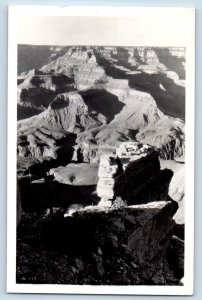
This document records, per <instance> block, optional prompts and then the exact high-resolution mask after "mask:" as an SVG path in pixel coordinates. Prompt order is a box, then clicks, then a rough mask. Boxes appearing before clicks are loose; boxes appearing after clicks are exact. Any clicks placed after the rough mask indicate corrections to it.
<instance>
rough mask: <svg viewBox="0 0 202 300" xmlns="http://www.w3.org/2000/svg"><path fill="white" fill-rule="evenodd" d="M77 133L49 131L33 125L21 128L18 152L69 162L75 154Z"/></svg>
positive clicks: (19, 154) (26, 155) (24, 154)
mask: <svg viewBox="0 0 202 300" xmlns="http://www.w3.org/2000/svg"><path fill="white" fill-rule="evenodd" d="M74 141H75V135H74V134H71V133H69V134H68V133H66V132H64V131H51V132H50V131H49V130H47V129H46V128H40V127H39V128H37V129H36V128H35V127H33V128H32V127H31V128H28V129H27V130H26V129H24V128H23V129H22V130H21V131H20V130H19V132H18V141H17V142H18V144H17V154H18V156H19V157H29V158H32V157H33V158H37V157H38V158H44V159H45V158H53V159H57V160H58V163H59V162H60V163H62V162H66V163H67V162H69V161H70V160H71V159H72V156H73V151H74V149H73V145H74Z"/></svg>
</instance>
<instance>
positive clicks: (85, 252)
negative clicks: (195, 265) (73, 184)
mask: <svg viewBox="0 0 202 300" xmlns="http://www.w3.org/2000/svg"><path fill="white" fill-rule="evenodd" d="M176 209H177V204H176V202H173V201H170V202H153V203H149V204H145V205H135V206H129V207H120V208H113V207H112V208H108V209H106V208H105V209H104V208H102V209H101V208H99V207H97V206H96V207H86V208H84V209H81V210H79V211H77V212H75V213H74V214H73V215H72V216H71V217H66V218H64V215H63V212H62V211H61V210H58V211H57V212H56V213H55V214H52V215H51V214H47V215H45V216H44V215H43V216H39V215H38V216H36V215H33V214H24V215H23V216H22V221H21V223H20V225H19V227H18V244H17V278H16V279H17V282H18V283H58V284H94V285H102V284H106V285H145V284H146V285H179V284H180V280H179V279H180V278H181V277H183V266H182V264H179V263H177V262H179V261H180V260H179V255H180V257H181V258H182V255H181V254H179V251H176V249H179V247H177V246H176V244H177V243H179V241H177V242H176V240H175V241H173V238H172V228H173V221H172V216H173V214H174V213H175V212H176ZM180 247H181V250H182V251H181V253H182V252H183V244H182V243H180ZM173 253H174V255H172V254H173ZM181 261H182V259H181Z"/></svg>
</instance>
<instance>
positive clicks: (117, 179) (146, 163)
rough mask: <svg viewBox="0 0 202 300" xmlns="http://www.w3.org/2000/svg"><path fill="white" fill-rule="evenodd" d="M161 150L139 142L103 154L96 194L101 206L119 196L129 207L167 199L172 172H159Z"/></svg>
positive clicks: (109, 204)
mask: <svg viewBox="0 0 202 300" xmlns="http://www.w3.org/2000/svg"><path fill="white" fill-rule="evenodd" d="M158 154H159V153H158V151H157V150H156V149H155V148H153V147H151V146H149V145H144V144H141V143H139V142H125V143H122V144H121V145H120V146H119V147H118V148H117V150H116V154H114V155H102V156H101V157H100V165H99V171H98V177H99V181H98V184H97V194H98V196H99V197H100V198H101V201H100V203H99V205H100V206H102V205H103V206H111V205H112V202H113V201H114V200H115V199H116V198H117V197H120V198H121V199H122V200H124V201H126V202H127V203H128V204H140V203H148V202H151V201H160V200H168V199H169V197H168V187H169V183H170V180H171V178H172V176H173V172H172V171H171V170H168V169H165V170H161V169H160V162H159V158H158Z"/></svg>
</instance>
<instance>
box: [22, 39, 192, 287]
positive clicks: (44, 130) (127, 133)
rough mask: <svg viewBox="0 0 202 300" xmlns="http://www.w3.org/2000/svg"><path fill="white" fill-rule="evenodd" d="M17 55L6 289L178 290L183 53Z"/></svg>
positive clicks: (121, 50)
mask: <svg viewBox="0 0 202 300" xmlns="http://www.w3.org/2000/svg"><path fill="white" fill-rule="evenodd" d="M39 50H40V51H41V56H40V57H39V58H37V55H35V54H34V51H36V53H39V52H40V51H39ZM20 51H22V52H23V53H24V56H25V52H26V51H27V53H28V54H29V53H32V60H30V61H29V62H28V61H27V63H26V64H24V63H22V65H21V63H20V61H21V60H22V56H21V54H19V66H18V72H19V76H18V95H17V99H18V103H17V105H18V128H17V135H18V139H17V155H18V161H17V175H18V184H19V190H20V196H19V190H18V195H17V198H18V199H20V202H19V201H18V204H19V203H21V204H22V207H21V206H19V207H18V210H17V211H18V214H17V221H18V238H19V239H18V245H17V249H18V250H17V251H18V255H17V282H19V283H63V284H99V285H100V284H107V285H110V284H113V285H123V284H124V285H137V284H143V285H147V284H149V285H154V284H156V285H180V284H181V283H180V279H181V278H182V277H183V272H184V270H183V268H184V265H183V262H184V245H183V243H184V242H183V238H184V231H183V230H184V218H183V217H184V211H183V209H184V164H183V162H184V155H185V129H184V128H185V83H186V82H185V49H184V48H158V47H105V46H103V47H96V46H95V47H91V46H88V47H86V46H68V47H62V46H58V47H57V46H44V48H43V46H36V50H34V48H33V47H32V46H26V45H25V46H23V45H21V46H19V52H20ZM25 61H26V58H25ZM26 65H27V66H26ZM159 158H160V160H159ZM178 207H179V208H178ZM22 210H23V211H24V213H23V214H21V211H22ZM20 218H21V221H20ZM29 239H30V240H29ZM24 245H28V247H29V249H28V248H26V247H27V246H26V247H25V246H24ZM33 245H35V246H34V247H33ZM50 253H52V254H51V255H52V256H51V255H50ZM47 265H48V266H50V268H49V269H48V268H47ZM52 266H54V267H53V268H52ZM53 269H54V272H52V270H53ZM33 270H34V275H33ZM32 275H33V276H32Z"/></svg>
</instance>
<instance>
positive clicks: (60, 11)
mask: <svg viewBox="0 0 202 300" xmlns="http://www.w3.org/2000/svg"><path fill="white" fill-rule="evenodd" d="M22 16H30V17H31V16H41V17H45V16H46V17H51V16H58V17H59V16H63V17H64V16H65V17H68V16H75V17H77V18H78V21H79V18H80V17H84V16H85V17H93V16H95V17H107V18H112V17H113V18H112V21H113V19H116V18H122V17H125V18H134V19H135V18H137V17H138V18H141V16H142V17H146V18H151V19H152V18H153V19H155V22H156V23H157V25H158V27H159V31H158V34H157V33H155V30H156V25H155V24H154V26H152V25H151V28H150V30H148V28H147V26H146V25H145V28H143V32H144V33H145V34H144V37H143V39H139V42H138V44H137V41H134V40H133V39H130V35H131V34H130V32H129V33H128V35H127V37H128V40H127V41H126V40H124V43H126V42H127V44H125V45H121V42H120V41H121V40H120V39H119V40H118V44H117V46H158V47H164V46H173V47H176V46H179V47H185V48H186V101H185V103H186V110H185V115H186V124H185V134H186V146H185V149H186V153H185V162H186V163H185V276H184V286H142V285H141V286H90V285H57V284H16V166H17V155H16V153H17V149H16V145H17V100H16V95H17V84H16V82H17V44H18V40H17V37H18V34H17V24H18V20H19V18H21V17H22ZM171 18H172V24H174V25H175V26H176V28H178V30H177V29H176V31H174V32H173V31H172V30H173V26H171V27H172V28H171V29H170V30H169V27H166V28H168V29H167V30H168V31H167V32H164V33H163V34H162V33H161V23H162V22H163V24H165V23H166V22H167V23H170V20H171ZM123 27H124V26H123ZM143 27H144V24H143ZM179 28H180V29H179ZM125 30H126V28H125ZM152 30H153V31H152ZM152 33H155V35H154V36H152ZM179 34H180V35H179ZM92 38H93V37H91V36H89V40H88V41H87V42H86V45H95V44H96V45H97V42H95V41H94V42H93V40H92ZM96 41H97V40H96ZM135 43H136V44H135ZM115 44H116V40H115V39H114V41H113V42H111V41H107V35H106V43H105V44H103V41H102V45H110V46H111V45H113V46H115ZM78 45H84V44H83V43H82V42H81V41H79V40H78ZM7 128H8V136H7V149H8V150H7V292H9V293H49V294H50V293H52V294H109V295H110V294H114V295H115V294H118V295H192V294H193V286H194V284H193V280H194V278H193V277H194V152H195V151H194V149H195V147H194V145H195V141H194V138H195V9H194V8H171V7H169V8H159V7H158V8H157V7H144V8H142V7H107V6H105V7H104V6H103V7H99V6H94V7H93V6H83V7H82V6H75V7H74V6H65V7H64V6H47V5H41V6H39V5H34V6H33V5H10V6H9V37H8V121H7Z"/></svg>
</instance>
